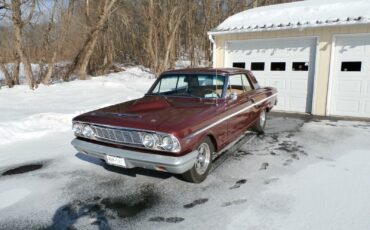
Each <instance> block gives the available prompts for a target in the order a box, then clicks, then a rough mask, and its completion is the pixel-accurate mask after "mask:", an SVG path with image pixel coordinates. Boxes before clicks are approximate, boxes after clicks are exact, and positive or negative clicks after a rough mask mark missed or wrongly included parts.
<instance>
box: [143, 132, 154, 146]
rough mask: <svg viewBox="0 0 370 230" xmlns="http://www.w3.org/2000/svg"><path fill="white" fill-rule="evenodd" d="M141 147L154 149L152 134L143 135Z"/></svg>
mask: <svg viewBox="0 0 370 230" xmlns="http://www.w3.org/2000/svg"><path fill="white" fill-rule="evenodd" d="M143 145H144V146H145V147H147V148H154V147H155V145H156V138H155V136H154V134H149V133H146V134H144V136H143Z"/></svg>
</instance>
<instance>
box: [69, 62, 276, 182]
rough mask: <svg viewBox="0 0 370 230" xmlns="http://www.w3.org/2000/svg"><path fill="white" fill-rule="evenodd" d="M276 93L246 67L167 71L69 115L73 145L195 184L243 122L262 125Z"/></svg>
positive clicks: (121, 164) (249, 125)
mask: <svg viewBox="0 0 370 230" xmlns="http://www.w3.org/2000/svg"><path fill="white" fill-rule="evenodd" d="M276 95H277V91H276V89H275V88H271V87H260V86H259V84H258V82H257V80H256V78H255V77H254V76H253V74H252V73H251V72H250V71H247V70H244V69H239V68H229V69H212V68H201V69H181V70H170V71H166V72H164V73H162V74H161V75H160V77H159V78H158V79H157V80H156V81H155V82H154V84H153V86H152V87H151V88H150V89H149V91H148V93H147V94H145V95H144V97H142V98H139V99H137V100H132V101H128V102H124V103H121V104H117V105H112V106H109V107H106V108H102V109H98V110H95V111H92V112H88V113H85V114H82V115H79V116H77V117H75V118H74V119H73V131H74V133H75V135H76V138H75V139H74V140H73V141H72V145H73V146H74V147H75V148H76V149H77V150H78V151H79V152H81V153H84V154H87V155H90V156H93V157H96V158H100V159H102V160H103V161H105V162H106V163H107V164H110V165H114V166H119V167H124V168H134V167H141V168H146V169H152V170H158V171H166V172H170V173H175V174H182V175H183V176H184V178H185V179H186V180H188V181H191V182H195V183H199V182H201V181H203V180H204V179H205V178H206V177H207V175H208V172H209V170H210V168H211V165H212V161H213V160H214V159H215V158H216V157H217V156H218V153H222V152H223V151H224V149H225V148H227V147H228V146H229V145H230V144H232V143H233V142H234V141H235V140H236V139H237V138H238V137H240V136H241V135H242V134H243V133H244V132H245V131H246V130H247V129H249V128H252V129H253V130H255V131H256V132H263V130H264V127H265V124H266V113H267V112H269V111H270V110H271V108H272V107H273V106H274V105H276V103H277V98H276Z"/></svg>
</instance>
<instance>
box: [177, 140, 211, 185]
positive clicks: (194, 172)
mask: <svg viewBox="0 0 370 230" xmlns="http://www.w3.org/2000/svg"><path fill="white" fill-rule="evenodd" d="M214 151H215V147H214V145H213V143H212V141H211V139H210V138H209V137H207V138H205V139H204V140H203V141H202V143H201V144H200V145H199V146H198V156H197V159H196V161H195V164H194V166H193V167H192V168H191V169H190V170H189V171H187V172H185V173H184V174H183V177H184V179H185V180H187V181H189V182H193V183H200V182H202V181H204V180H205V179H206V178H207V175H208V172H209V170H210V169H211V165H212V153H213V152H214Z"/></svg>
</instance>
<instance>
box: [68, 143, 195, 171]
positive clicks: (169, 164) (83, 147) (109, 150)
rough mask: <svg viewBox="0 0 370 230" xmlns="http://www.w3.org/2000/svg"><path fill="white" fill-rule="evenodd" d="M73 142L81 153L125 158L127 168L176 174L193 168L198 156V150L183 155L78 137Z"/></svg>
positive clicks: (98, 156)
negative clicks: (131, 147)
mask: <svg viewBox="0 0 370 230" xmlns="http://www.w3.org/2000/svg"><path fill="white" fill-rule="evenodd" d="M71 144H72V145H73V146H74V147H75V148H76V149H77V151H79V152H80V153H83V154H86V155H89V156H92V157H96V158H100V159H103V160H106V156H107V155H110V156H115V157H121V158H124V159H125V163H126V168H135V167H139V168H146V169H151V170H157V171H167V172H170V173H176V174H181V173H184V172H186V171H188V170H189V169H191V168H192V167H193V165H194V164H195V160H196V158H197V156H198V152H197V151H193V152H190V153H188V154H186V155H184V156H181V157H172V156H163V155H157V154H150V153H142V152H136V151H132V150H126V149H118V148H113V147H108V146H104V145H99V144H94V143H90V142H87V141H82V140H79V139H77V138H76V139H74V140H73V141H72V143H71Z"/></svg>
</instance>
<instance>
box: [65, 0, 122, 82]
mask: <svg viewBox="0 0 370 230" xmlns="http://www.w3.org/2000/svg"><path fill="white" fill-rule="evenodd" d="M88 3H89V1H88V0H87V1H86V8H88V7H89V4H88ZM115 3H116V0H104V1H102V4H101V5H100V13H99V15H98V18H97V20H96V22H95V24H94V25H93V26H92V28H91V30H90V32H89V33H88V38H87V39H86V41H85V43H84V44H83V46H82V48H81V49H80V51H79V52H78V54H77V55H76V57H75V58H74V60H73V62H72V65H71V67H70V69H69V70H68V71H67V73H66V75H65V77H64V80H69V77H70V75H71V74H72V72H73V71H75V70H76V69H77V70H78V78H79V79H80V80H85V79H86V69H87V65H88V63H89V60H90V58H91V55H92V52H93V51H94V48H95V45H96V42H97V40H98V36H99V33H100V32H101V31H102V29H103V28H104V26H105V24H106V22H107V20H108V17H109V15H110V14H111V12H112V10H113V6H114V4H115ZM86 12H88V9H87V10H86ZM86 15H87V17H88V21H91V19H90V16H89V14H88V13H87V14H86Z"/></svg>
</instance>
